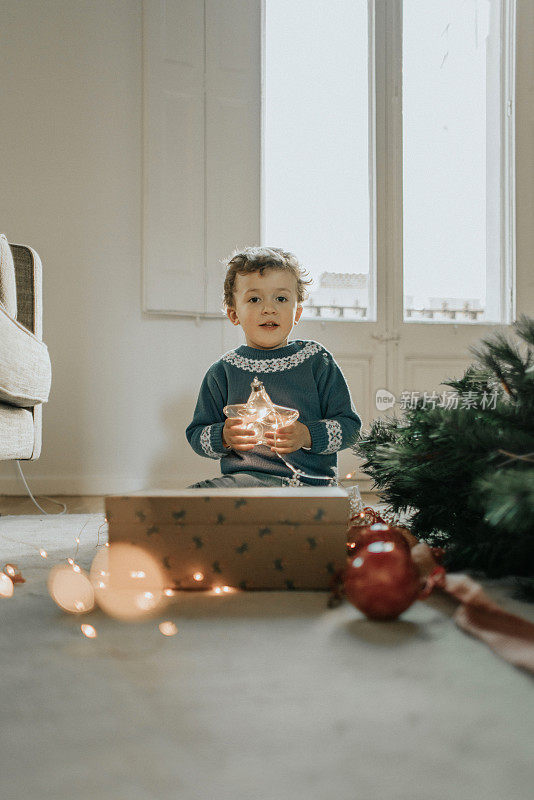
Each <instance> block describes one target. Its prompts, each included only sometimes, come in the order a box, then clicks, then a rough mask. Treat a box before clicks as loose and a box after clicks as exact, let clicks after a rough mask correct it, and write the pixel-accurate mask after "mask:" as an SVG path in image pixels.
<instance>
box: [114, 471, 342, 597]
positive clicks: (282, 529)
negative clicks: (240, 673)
mask: <svg viewBox="0 0 534 800" xmlns="http://www.w3.org/2000/svg"><path fill="white" fill-rule="evenodd" d="M348 518H349V498H348V495H347V492H346V491H345V490H344V489H341V488H334V487H332V488H330V487H328V488H323V487H321V488H316V489H311V488H303V487H297V488H291V487H287V488H286V487H284V488H280V489H278V488H261V489H257V488H254V489H185V490H182V491H170V490H167V491H164V490H159V491H152V492H137V493H134V494H131V495H128V496H123V495H111V496H108V497H106V519H107V520H108V525H109V542H110V544H111V545H113V544H114V543H116V542H129V543H131V544H135V545H138V546H140V547H143V548H144V549H146V550H147V551H148V552H150V553H151V554H152V555H153V556H154V557H155V558H156V559H157V560H158V561H159V563H160V564H161V566H162V568H163V571H164V574H165V576H166V578H167V585H168V586H169V587H174V588H177V589H203V590H205V589H211V588H212V587H214V586H231V587H235V588H239V589H278V590H280V589H289V590H291V589H301V590H302V589H321V590H328V588H329V582H330V579H331V577H332V575H333V574H334V572H335V571H336V570H338V569H339V568H340V567H343V566H344V564H345V561H346V541H347V523H348ZM198 573H202V575H203V579H202V580H200V581H199V580H195V578H194V577H193V576H194V575H195V574H198Z"/></svg>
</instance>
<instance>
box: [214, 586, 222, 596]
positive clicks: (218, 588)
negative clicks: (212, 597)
mask: <svg viewBox="0 0 534 800" xmlns="http://www.w3.org/2000/svg"><path fill="white" fill-rule="evenodd" d="M213 591H214V592H215V594H220V593H221V591H222V589H221V587H220V586H214V587H213Z"/></svg>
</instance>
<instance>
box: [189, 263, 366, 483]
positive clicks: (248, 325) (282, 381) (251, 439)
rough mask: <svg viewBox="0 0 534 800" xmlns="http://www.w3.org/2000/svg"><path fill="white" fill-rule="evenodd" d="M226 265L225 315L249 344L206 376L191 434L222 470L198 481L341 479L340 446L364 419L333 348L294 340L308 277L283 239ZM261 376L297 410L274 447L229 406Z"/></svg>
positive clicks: (242, 399) (278, 400) (278, 398)
mask: <svg viewBox="0 0 534 800" xmlns="http://www.w3.org/2000/svg"><path fill="white" fill-rule="evenodd" d="M225 263H226V265H227V271H226V279H225V282H224V303H225V307H226V313H227V315H228V318H229V319H230V322H232V324H233V325H240V326H241V327H242V328H243V331H244V334H245V340H246V345H242V346H241V347H238V348H237V349H236V350H230V351H229V352H228V353H225V354H224V355H223V356H222V357H221V358H220V359H219V360H218V361H216V362H215V363H214V364H212V366H211V367H210V368H209V369H208V371H207V373H206V375H205V377H204V380H203V382H202V386H201V388H200V393H199V396H198V401H197V404H196V408H195V414H194V417H193V420H192V422H191V423H190V425H189V426H188V427H187V430H186V436H187V439H188V441H189V443H190V445H191V447H192V448H193V450H194V451H195V452H196V453H198V454H199V455H201V456H206V457H207V458H214V459H220V462H221V471H222V473H223V474H222V477H219V478H214V479H213V480H207V481H200V482H199V483H196V484H194V485H193V486H192V487H190V488H205V487H217V486H272V485H275V486H287V485H288V484H289V481H290V479H291V478H293V484H294V483H295V470H297V471H298V472H297V475H298V482H299V484H300V485H305V486H325V485H329V484H332V483H335V482H336V480H337V451H338V450H342V449H343V448H345V447H349V446H350V445H351V444H353V443H354V442H355V441H356V439H357V438H358V434H359V431H360V428H361V420H360V417H359V416H358V414H357V413H356V411H355V409H354V405H353V403H352V400H351V396H350V392H349V389H348V387H347V383H346V381H345V378H344V377H343V374H342V372H341V370H340V368H339V366H338V365H337V364H336V362H335V360H334V358H333V356H332V355H331V354H330V353H329V352H328V351H327V350H325V348H324V347H323V346H322V345H320V344H319V343H318V342H314V341H303V340H299V339H297V340H294V341H291V342H288V337H289V335H290V333H291V331H292V330H293V326H294V325H297V323H298V321H299V319H300V316H301V314H302V301H303V300H304V299H305V296H306V293H305V284H306V283H310V281H309V280H308V281H306V280H304V274H305V272H304V270H303V269H302V268H301V267H300V265H299V263H298V261H297V259H296V258H295V256H294V255H293V254H292V253H288V252H285V251H284V250H281V249H280V248H278V247H246V248H244V249H243V250H241V251H238V252H235V253H234V254H233V255H232V256H231V257H230V258H229V259H227V260H226V262H225ZM255 376H257V377H258V379H259V380H260V381H261V382H262V383H263V385H264V387H265V389H266V391H267V394H268V395H269V397H270V398H271V400H272V402H273V403H274V404H275V405H279V406H286V407H290V408H295V409H298V411H299V417H298V419H297V420H296V422H293V423H292V424H291V425H287V426H286V427H283V428H279V429H278V431H276V437H275V434H274V431H271V432H267V434H266V437H265V438H266V439H267V441H268V445H263V444H262V445H258V444H257V439H256V437H255V434H254V432H253V431H251V430H248V429H247V428H245V427H244V426H243V422H242V420H240V419H239V418H235V419H227V418H226V417H225V415H224V413H223V408H224V407H225V406H226V405H229V404H237V403H246V401H247V400H248V397H249V395H250V392H251V383H252V381H253V379H254V377H255ZM289 465H290V466H289Z"/></svg>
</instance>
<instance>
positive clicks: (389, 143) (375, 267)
mask: <svg viewBox="0 0 534 800" xmlns="http://www.w3.org/2000/svg"><path fill="white" fill-rule="evenodd" d="M502 2H503V16H502V46H503V48H504V49H503V58H502V59H501V126H502V154H501V162H502V181H501V204H500V205H501V250H502V253H501V259H502V261H501V309H502V310H503V316H504V319H503V322H505V323H509V322H511V321H512V320H513V319H515V313H516V310H515V304H516V297H515V295H516V292H515V285H516V277H515V274H516V207H515V46H516V44H515V43H516V0H502ZM173 3H178V0H143V184H142V185H143V231H142V280H141V284H142V309H143V312H144V313H145V314H146V315H149V316H153V315H156V316H158V315H159V316H161V315H165V316H179V317H188V318H197V319H201V318H212V319H213V318H215V319H223V318H224V314H223V312H222V310H218V309H217V308H215V305H216V301H215V293H216V292H219V288H220V289H221V290H222V270H221V265H220V263H219V259H220V258H222V257H223V256H224V255H227V254H229V253H230V252H231V250H232V249H233V248H234V247H240V246H243V245H246V244H255V243H257V242H263V241H264V236H263V234H264V221H263V213H262V209H263V206H264V198H263V187H264V180H263V176H264V173H265V163H264V147H263V133H264V131H263V116H264V115H263V95H264V92H263V80H264V74H265V69H264V59H265V46H264V27H265V26H264V20H265V0H245V7H248V9H249V11H250V14H249V16H250V21H247V20H246V19H245V22H243V14H242V13H241V14H240V16H239V20H237V21H236V24H237V25H238V26H239V25H241V29H240V30H238V31H237V33H236V36H237V37H238V38H239V36H241V38H242V34H243V30H247V27H246V26H247V25H248V26H249V29H250V28H251V26H252V25H257V24H258V22H257V20H258V19H259V20H260V22H259V28H260V30H258V31H256V29H255V28H254V31H253V34H254V35H253V37H252V38H253V40H254V42H255V41H256V38H257V37H256V35H258V36H259V44H260V46H259V48H258V53H259V62H258V65H256V64H255V63H253V64H252V67H251V72H253V73H254V75H253V76H252V82H253V81H254V80H255V78H256V75H255V70H256V66H257V70H258V72H259V83H260V86H259V89H258V102H259V103H260V110H259V121H260V128H259V130H258V137H259V138H258V141H259V144H258V148H259V152H258V153H257V154H256V153H255V151H254V147H255V145H254V144H252V145H251V153H250V155H249V158H250V163H251V164H252V165H253V167H252V169H256V168H257V174H258V182H259V186H258V192H257V198H256V194H255V190H254V189H253V190H252V197H253V198H254V201H253V203H252V206H253V208H252V209H251V210H250V209H249V210H247V213H248V212H249V211H250V213H248V218H247V219H246V220H245V221H244V223H243V226H242V230H240V231H239V230H237V227H236V226H230V227H231V230H230V232H228V230H227V228H228V225H227V224H223V223H224V220H222V221H220V222H219V221H218V220H217V214H216V213H214V211H213V209H214V208H217V202H218V203H219V207H221V206H220V198H219V197H218V196H217V197H216V198H215V200H214V199H213V196H214V194H215V195H216V194H217V192H219V193H220V189H218V188H217V181H216V180H212V177H210V176H213V174H214V173H213V164H214V163H216V162H217V158H218V154H217V153H215V154H213V155H211V154H210V152H209V151H208V147H207V145H206V142H207V141H209V132H210V130H212V131H213V130H215V129H216V127H215V123H214V121H213V115H212V116H211V117H210V114H209V112H208V114H207V112H206V108H207V104H208V103H209V102H210V99H212V98H213V97H215V100H216V101H217V102H218V103H219V107H221V106H222V105H223V104H224V103H225V102H227V101H229V102H230V103H232V102H233V103H235V104H236V107H238V108H247V91H249V94H250V89H248V90H247V89H246V88H245V90H243V93H242V94H241V95H239V91H241V89H240V88H239V89H238V91H237V94H236V95H235V96H232V97H230V98H228V97H227V96H225V87H224V86H223V85H222V82H221V84H220V85H219V84H218V85H217V86H215V89H214V90H213V91H212V87H211V85H210V80H211V79H210V75H211V76H214V75H216V72H217V70H216V69H215V68H214V66H213V65H210V63H209V58H210V53H211V52H212V51H213V46H212V45H213V43H214V42H215V44H217V41H216V39H215V38H214V37H216V35H217V34H216V31H217V26H216V25H215V24H214V22H213V20H214V19H215V16H216V15H217V14H219V15H220V14H221V13H223V11H224V12H226V11H228V9H232V8H233V9H234V11H236V9H237V10H239V11H240V12H242V10H243V9H242V7H240V8H239V9H238V7H237V6H234V4H231V5H229V6H225V4H223V3H220V2H219V0H202V4H201V9H202V14H203V46H202V58H203V59H204V66H203V79H202V80H203V85H202V90H201V91H202V102H201V105H202V106H203V114H204V123H203V134H202V135H203V136H204V141H203V152H204V164H203V167H202V169H201V172H202V174H200V172H199V175H198V181H199V182H200V184H199V185H201V191H200V193H201V194H202V197H203V207H204V214H205V220H204V235H203V237H204V241H203V248H202V247H199V252H200V250H202V252H203V263H201V264H199V276H198V279H199V281H201V282H203V284H204V286H205V292H204V297H205V299H204V303H203V307H197V308H195V309H191V310H188V308H186V307H185V306H187V300H186V302H185V303H183V304H182V306H183V307H182V308H180V309H177V308H175V307H173V305H176V303H175V302H174V304H173V303H172V302H170V303H168V304H167V303H166V300H165V298H166V294H165V292H164V291H160V293H159V296H160V297H161V298H163V299H160V300H157V301H156V302H155V303H154V302H150V301H149V298H148V291H147V286H148V284H149V282H150V278H151V275H152V277H153V270H154V265H153V264H152V265H151V264H150V259H151V257H152V256H151V254H152V251H153V243H154V241H157V238H158V237H161V236H165V235H166V234H165V231H164V230H163V231H162V230H161V229H160V230H158V231H155V230H154V223H153V218H154V215H153V214H152V208H151V203H152V202H153V200H152V198H153V197H154V195H155V194H156V193H157V180H156V181H155V180H154V175H155V172H156V170H158V169H159V175H161V174H162V171H163V170H165V168H166V165H165V164H162V163H161V158H162V154H161V153H160V154H159V156H160V162H159V163H155V162H157V160H158V152H157V149H156V150H154V147H153V141H154V127H153V126H154V125H157V124H158V122H157V121H156V120H155V117H156V114H155V113H154V105H153V100H154V96H155V94H157V92H158V91H162V90H163V87H159V86H158V85H157V83H156V84H155V82H154V78H153V76H154V74H155V71H154V70H153V64H154V58H156V57H157V56H158V52H157V48H158V47H160V48H161V42H159V43H158V41H157V40H156V38H155V36H154V31H155V30H156V31H157V30H158V25H159V26H160V27H159V30H160V32H161V25H162V21H161V15H162V9H165V8H166V7H167V8H168V7H169V6H172V5H173ZM191 3H194V0H191ZM191 3H190V4H189V6H190V8H191V9H194V8H195V6H194V5H191ZM247 4H248V5H247ZM186 5H188V4H183V3H178V7H179V8H185V6H186ZM189 6H188V7H189ZM368 9H369V12H368V20H369V182H370V183H369V188H370V203H371V208H370V228H371V230H370V265H369V286H370V291H369V295H370V297H369V303H370V305H369V315H368V317H367V318H366V319H362V320H358V319H345V320H339V319H327V318H324V319H323V318H321V320H320V324H321V325H323V324H326V323H328V322H340V321H344V322H347V323H348V322H350V323H356V324H357V323H369V322H373V321H377V322H378V321H379V320H378V315H379V314H381V313H383V312H384V311H385V310H386V309H384V308H381V306H382V304H381V303H377V284H378V282H379V281H381V282H384V283H385V284H386V285H391V284H392V283H395V284H397V280H399V279H400V281H401V286H400V287H398V285H397V287H398V288H396V289H395V290H394V291H393V294H392V296H394V297H395V302H394V305H395V307H396V306H397V305H398V303H399V301H400V303H401V307H400V309H398V308H395V310H394V311H393V309H392V308H391V304H390V302H389V301H388V302H387V303H386V305H387V306H389V312H388V316H390V315H391V312H392V311H393V316H395V317H396V320H395V322H396V323H401V322H402V321H403V320H402V317H403V291H402V181H400V180H395V175H399V174H400V175H402V117H401V113H400V104H401V87H402V0H368ZM377 12H378V13H377ZM199 13H200V11H199ZM244 16H245V17H247V15H246V14H245V15H244ZM227 22H228V21H227ZM231 22H232V23H233V22H234V20H231ZM200 28H201V26H199V28H198V29H199V30H200ZM234 28H235V26H234V25H233V24H232V25H230V24H229V22H228V24H227V25H226V26H225V31H226V33H227V35H228V31H232V30H234ZM230 35H233V34H232V33H230ZM228 72H229V74H230V73H236V75H237V78H236V80H237V82H238V83H239V81H240V80H241V81H242V79H245V80H246V79H247V78H248V77H249V75H248V73H247V69H246V65H245V66H244V67H243V69H241V78H240V77H239V70H235V69H233V65H232V64H230V65H229V69H228ZM378 73H379V77H378V79H377V76H378ZM251 85H252V84H251ZM226 94H227V92H226ZM249 100H250V98H249ZM248 106H250V108H252V111H251V112H250V113H251V114H252V115H254V113H255V112H254V109H253V106H254V102H253V100H250V102H248ZM213 108H215V105H214V106H213ZM156 109H158V107H157V105H156ZM214 113H215V114H216V113H217V112H216V111H215V112H214ZM377 118H378V119H380V120H382V121H385V122H386V123H387V124H388V131H387V135H386V132H385V131H380V130H378V128H377V125H376V120H377ZM206 119H207V122H206ZM399 119H400V124H399ZM390 123H393V126H392V127H391V124H390ZM210 126H211V127H210ZM250 136H251V138H254V136H255V132H254V131H253V132H251V134H250ZM214 149H216V147H215V148H214ZM223 155H224V156H225V157H226V158H227V163H229V162H230V161H231V160H232V158H235V154H230V155H228V153H227V152H226V153H224V154H223ZM378 157H379V158H380V159H381V160H382V164H389V165H390V167H391V166H392V165H398V166H399V167H400V173H399V171H398V170H395V171H394V172H395V175H389V174H388V175H386V176H384V178H385V179H384V180H381V181H380V182H379V180H378V179H377V175H378V171H379V165H378V164H377V158H378ZM210 159H211V160H210ZM384 159H385V160H384ZM256 161H257V165H256ZM248 174H250V171H249V173H248ZM241 180H244V178H243V177H242V178H241ZM377 186H378V187H379V188H378V189H377ZM154 187H155V188H154ZM380 193H382V196H380ZM256 199H257V204H256ZM210 204H211V205H210ZM249 205H250V204H249ZM210 209H211V210H210ZM151 214H152V216H151ZM236 216H237V219H238V220H241V217H242V215H241V214H237V215H236ZM218 222H219V224H217V223H218ZM237 224H239V223H236V225H237ZM212 228H213V230H212ZM178 249H179V248H178ZM176 258H177V259H178V260H179V258H180V253H179V252H177V253H176ZM151 270H152V273H151ZM166 271H167V272H169V269H167V270H166ZM162 272H165V269H163V268H162ZM399 288H400V291H399ZM219 293H220V292H219ZM388 293H389V291H388ZM199 305H202V304H199ZM377 305H378V311H377ZM399 315H400V317H399ZM390 321H391V320H390ZM308 322H312V320H308ZM422 322H423V321H420V320H418V321H417V323H416V324H418V325H419V324H422ZM425 322H426V320H425ZM428 323H429V324H433V323H432V321H430V320H428ZM387 324H388V325H389V321H387ZM404 324H410V322H409V321H406V322H405V323H404ZM455 324H459V325H461V324H468V325H473V324H477V323H472V322H466V323H462V321H461V320H457V321H456V323H455Z"/></svg>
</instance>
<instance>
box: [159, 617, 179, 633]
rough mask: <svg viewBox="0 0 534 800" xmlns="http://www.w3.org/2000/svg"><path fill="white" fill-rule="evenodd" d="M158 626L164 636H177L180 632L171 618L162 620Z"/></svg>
mask: <svg viewBox="0 0 534 800" xmlns="http://www.w3.org/2000/svg"><path fill="white" fill-rule="evenodd" d="M158 628H159V629H160V631H161V633H162V634H163V635H164V636H175V635H176V634H177V633H178V628H177V627H176V625H175V624H174V622H171V621H170V620H167V621H166V622H160V624H159V625H158Z"/></svg>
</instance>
